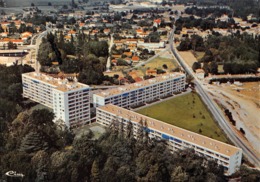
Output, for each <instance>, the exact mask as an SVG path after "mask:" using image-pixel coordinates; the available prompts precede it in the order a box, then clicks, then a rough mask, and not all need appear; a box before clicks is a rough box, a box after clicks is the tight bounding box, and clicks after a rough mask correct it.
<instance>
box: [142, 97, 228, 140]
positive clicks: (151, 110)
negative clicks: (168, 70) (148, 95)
mask: <svg viewBox="0 0 260 182" xmlns="http://www.w3.org/2000/svg"><path fill="white" fill-rule="evenodd" d="M137 112H138V113H140V114H144V115H146V116H149V117H151V118H155V119H158V120H161V121H164V122H166V123H169V124H172V125H175V126H178V127H181V128H184V129H187V130H189V131H193V132H196V133H200V134H202V135H205V136H207V137H210V138H213V139H216V140H219V141H222V142H226V143H228V140H227V138H226V136H225V135H224V134H223V131H222V130H221V129H220V128H219V126H218V125H217V124H216V123H215V121H214V120H213V118H212V116H211V114H210V113H209V111H208V110H207V108H206V106H205V105H204V104H203V102H202V101H201V99H200V97H199V96H198V95H197V94H196V93H189V94H186V95H183V96H179V97H176V98H173V99H170V100H167V101H164V102H161V103H158V104H155V105H152V106H150V107H147V108H143V109H140V110H138V111H137Z"/></svg>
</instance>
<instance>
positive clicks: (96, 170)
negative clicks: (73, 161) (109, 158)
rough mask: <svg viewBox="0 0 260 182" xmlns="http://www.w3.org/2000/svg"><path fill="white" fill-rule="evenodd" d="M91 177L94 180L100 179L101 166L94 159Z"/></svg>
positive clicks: (96, 181) (94, 181)
mask: <svg viewBox="0 0 260 182" xmlns="http://www.w3.org/2000/svg"><path fill="white" fill-rule="evenodd" d="M91 178H92V181H93V182H98V181H100V173H99V167H98V164H97V161H96V160H94V162H93V164H92V167H91Z"/></svg>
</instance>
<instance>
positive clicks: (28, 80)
mask: <svg viewBox="0 0 260 182" xmlns="http://www.w3.org/2000/svg"><path fill="white" fill-rule="evenodd" d="M22 82H23V96H24V97H26V98H29V99H31V100H33V101H35V102H38V103H40V104H43V105H45V106H47V107H50V108H52V109H53V112H54V115H55V118H54V121H57V120H59V119H61V120H63V121H64V122H65V124H66V125H67V126H68V127H69V128H73V127H76V126H80V125H83V124H86V123H89V122H90V102H89V91H90V87H89V86H88V85H85V84H82V83H79V82H77V81H76V80H74V81H71V82H69V81H68V80H66V79H63V80H62V79H58V78H54V77H52V76H49V75H46V74H42V73H37V72H30V73H24V74H22Z"/></svg>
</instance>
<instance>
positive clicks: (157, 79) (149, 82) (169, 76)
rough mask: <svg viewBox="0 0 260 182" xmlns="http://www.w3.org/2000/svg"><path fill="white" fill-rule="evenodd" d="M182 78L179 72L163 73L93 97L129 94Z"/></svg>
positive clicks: (104, 91)
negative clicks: (155, 84) (132, 91)
mask: <svg viewBox="0 0 260 182" xmlns="http://www.w3.org/2000/svg"><path fill="white" fill-rule="evenodd" d="M182 76H185V74H183V73H179V72H172V73H165V74H162V75H160V76H157V77H155V78H151V79H148V80H143V81H140V82H136V83H132V84H128V85H121V86H120V85H119V86H118V88H112V89H108V90H103V91H101V92H99V93H96V94H95V95H98V96H101V97H110V96H113V95H119V94H121V93H125V92H129V91H131V90H135V89H138V88H143V87H146V86H149V85H152V84H154V83H160V82H163V81H167V80H172V79H174V78H179V77H182Z"/></svg>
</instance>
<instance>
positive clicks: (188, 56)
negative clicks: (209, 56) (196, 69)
mask: <svg viewBox="0 0 260 182" xmlns="http://www.w3.org/2000/svg"><path fill="white" fill-rule="evenodd" d="M179 54H180V56H181V57H182V58H183V59H184V60H185V62H186V63H187V64H188V65H189V66H190V67H192V65H193V63H194V62H196V61H197V58H196V57H195V56H194V55H193V54H192V53H191V52H190V51H179Z"/></svg>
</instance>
